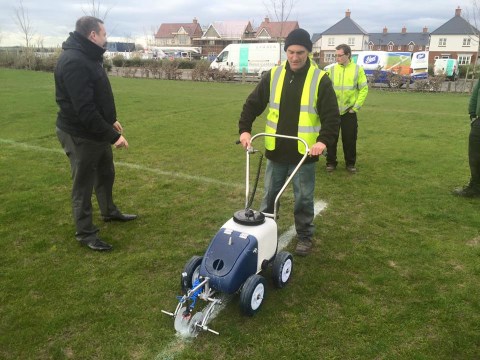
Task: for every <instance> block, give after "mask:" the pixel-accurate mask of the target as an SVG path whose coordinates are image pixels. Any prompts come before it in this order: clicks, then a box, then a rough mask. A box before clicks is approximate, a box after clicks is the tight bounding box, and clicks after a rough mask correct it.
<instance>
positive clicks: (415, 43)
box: [368, 26, 430, 52]
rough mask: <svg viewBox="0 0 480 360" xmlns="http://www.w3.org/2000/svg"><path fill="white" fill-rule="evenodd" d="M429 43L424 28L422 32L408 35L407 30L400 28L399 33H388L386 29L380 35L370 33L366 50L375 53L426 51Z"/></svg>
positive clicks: (428, 37) (426, 31)
mask: <svg viewBox="0 0 480 360" xmlns="http://www.w3.org/2000/svg"><path fill="white" fill-rule="evenodd" d="M429 43H430V34H429V33H428V28H427V27H426V26H425V27H424V28H423V31H422V32H414V33H408V32H407V28H406V27H405V26H404V27H402V31H401V32H400V33H390V32H388V29H387V27H386V26H385V27H384V28H383V32H381V33H370V34H369V39H368V50H375V51H409V52H416V51H426V50H428V45H429Z"/></svg>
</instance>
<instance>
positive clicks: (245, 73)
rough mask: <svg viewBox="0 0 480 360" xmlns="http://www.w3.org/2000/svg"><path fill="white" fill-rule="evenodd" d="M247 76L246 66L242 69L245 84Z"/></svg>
mask: <svg viewBox="0 0 480 360" xmlns="http://www.w3.org/2000/svg"><path fill="white" fill-rule="evenodd" d="M246 77H247V70H246V69H245V68H243V69H242V84H245V82H246Z"/></svg>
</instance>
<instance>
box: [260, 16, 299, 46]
mask: <svg viewBox="0 0 480 360" xmlns="http://www.w3.org/2000/svg"><path fill="white" fill-rule="evenodd" d="M298 28H299V26H298V21H283V22H282V21H270V19H269V18H268V17H266V18H265V20H264V21H263V22H262V23H261V24H260V26H259V27H258V29H257V31H256V35H255V38H256V39H257V41H259V42H277V41H281V42H284V41H285V38H286V37H287V36H288V34H290V32H292V31H293V30H295V29H298Z"/></svg>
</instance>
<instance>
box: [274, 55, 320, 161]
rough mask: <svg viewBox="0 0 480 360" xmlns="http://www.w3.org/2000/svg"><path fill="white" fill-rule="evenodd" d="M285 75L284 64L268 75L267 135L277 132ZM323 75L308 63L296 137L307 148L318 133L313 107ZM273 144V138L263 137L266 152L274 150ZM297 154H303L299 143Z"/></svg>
mask: <svg viewBox="0 0 480 360" xmlns="http://www.w3.org/2000/svg"><path fill="white" fill-rule="evenodd" d="M285 74H286V68H285V64H283V65H280V66H276V67H274V68H273V69H272V70H271V73H270V101H269V102H270V105H269V109H268V115H267V123H266V125H265V132H266V133H267V134H276V132H277V125H278V119H279V117H280V100H281V96H282V88H283V81H284V80H285ZM323 75H325V72H324V71H323V70H320V69H319V68H318V67H317V66H315V65H313V64H312V63H310V68H309V69H308V72H307V76H306V78H305V84H304V85H303V90H302V98H301V101H300V113H299V118H298V134H297V136H298V137H299V138H301V139H303V140H305V141H306V142H307V144H308V146H309V147H312V145H313V144H315V143H316V142H317V137H318V134H319V132H320V116H319V115H318V113H317V110H316V108H315V106H316V105H317V99H318V86H319V84H320V80H321V79H322V76H323ZM275 143H276V142H275V138H274V137H271V136H266V137H265V148H266V149H267V150H275ZM298 152H299V153H300V154H305V145H303V143H301V142H300V141H299V142H298Z"/></svg>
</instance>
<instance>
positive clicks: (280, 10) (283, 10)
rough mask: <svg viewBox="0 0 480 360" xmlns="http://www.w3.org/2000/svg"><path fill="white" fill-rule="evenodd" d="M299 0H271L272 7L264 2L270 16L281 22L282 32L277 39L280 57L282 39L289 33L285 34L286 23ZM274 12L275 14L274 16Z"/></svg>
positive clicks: (280, 55)
mask: <svg viewBox="0 0 480 360" xmlns="http://www.w3.org/2000/svg"><path fill="white" fill-rule="evenodd" d="M296 1H297V0H269V2H270V6H271V8H269V6H268V5H267V4H266V3H264V5H265V7H266V8H267V13H268V17H269V18H275V19H276V20H277V22H279V23H280V33H279V34H278V37H277V41H278V43H279V45H280V46H279V54H278V58H279V59H281V58H282V41H283V40H284V39H285V37H286V35H287V34H284V33H283V31H284V25H285V22H286V21H287V20H288V17H289V16H290V13H291V12H292V9H293V6H294V5H295V3H296ZM272 12H273V15H274V16H272Z"/></svg>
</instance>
